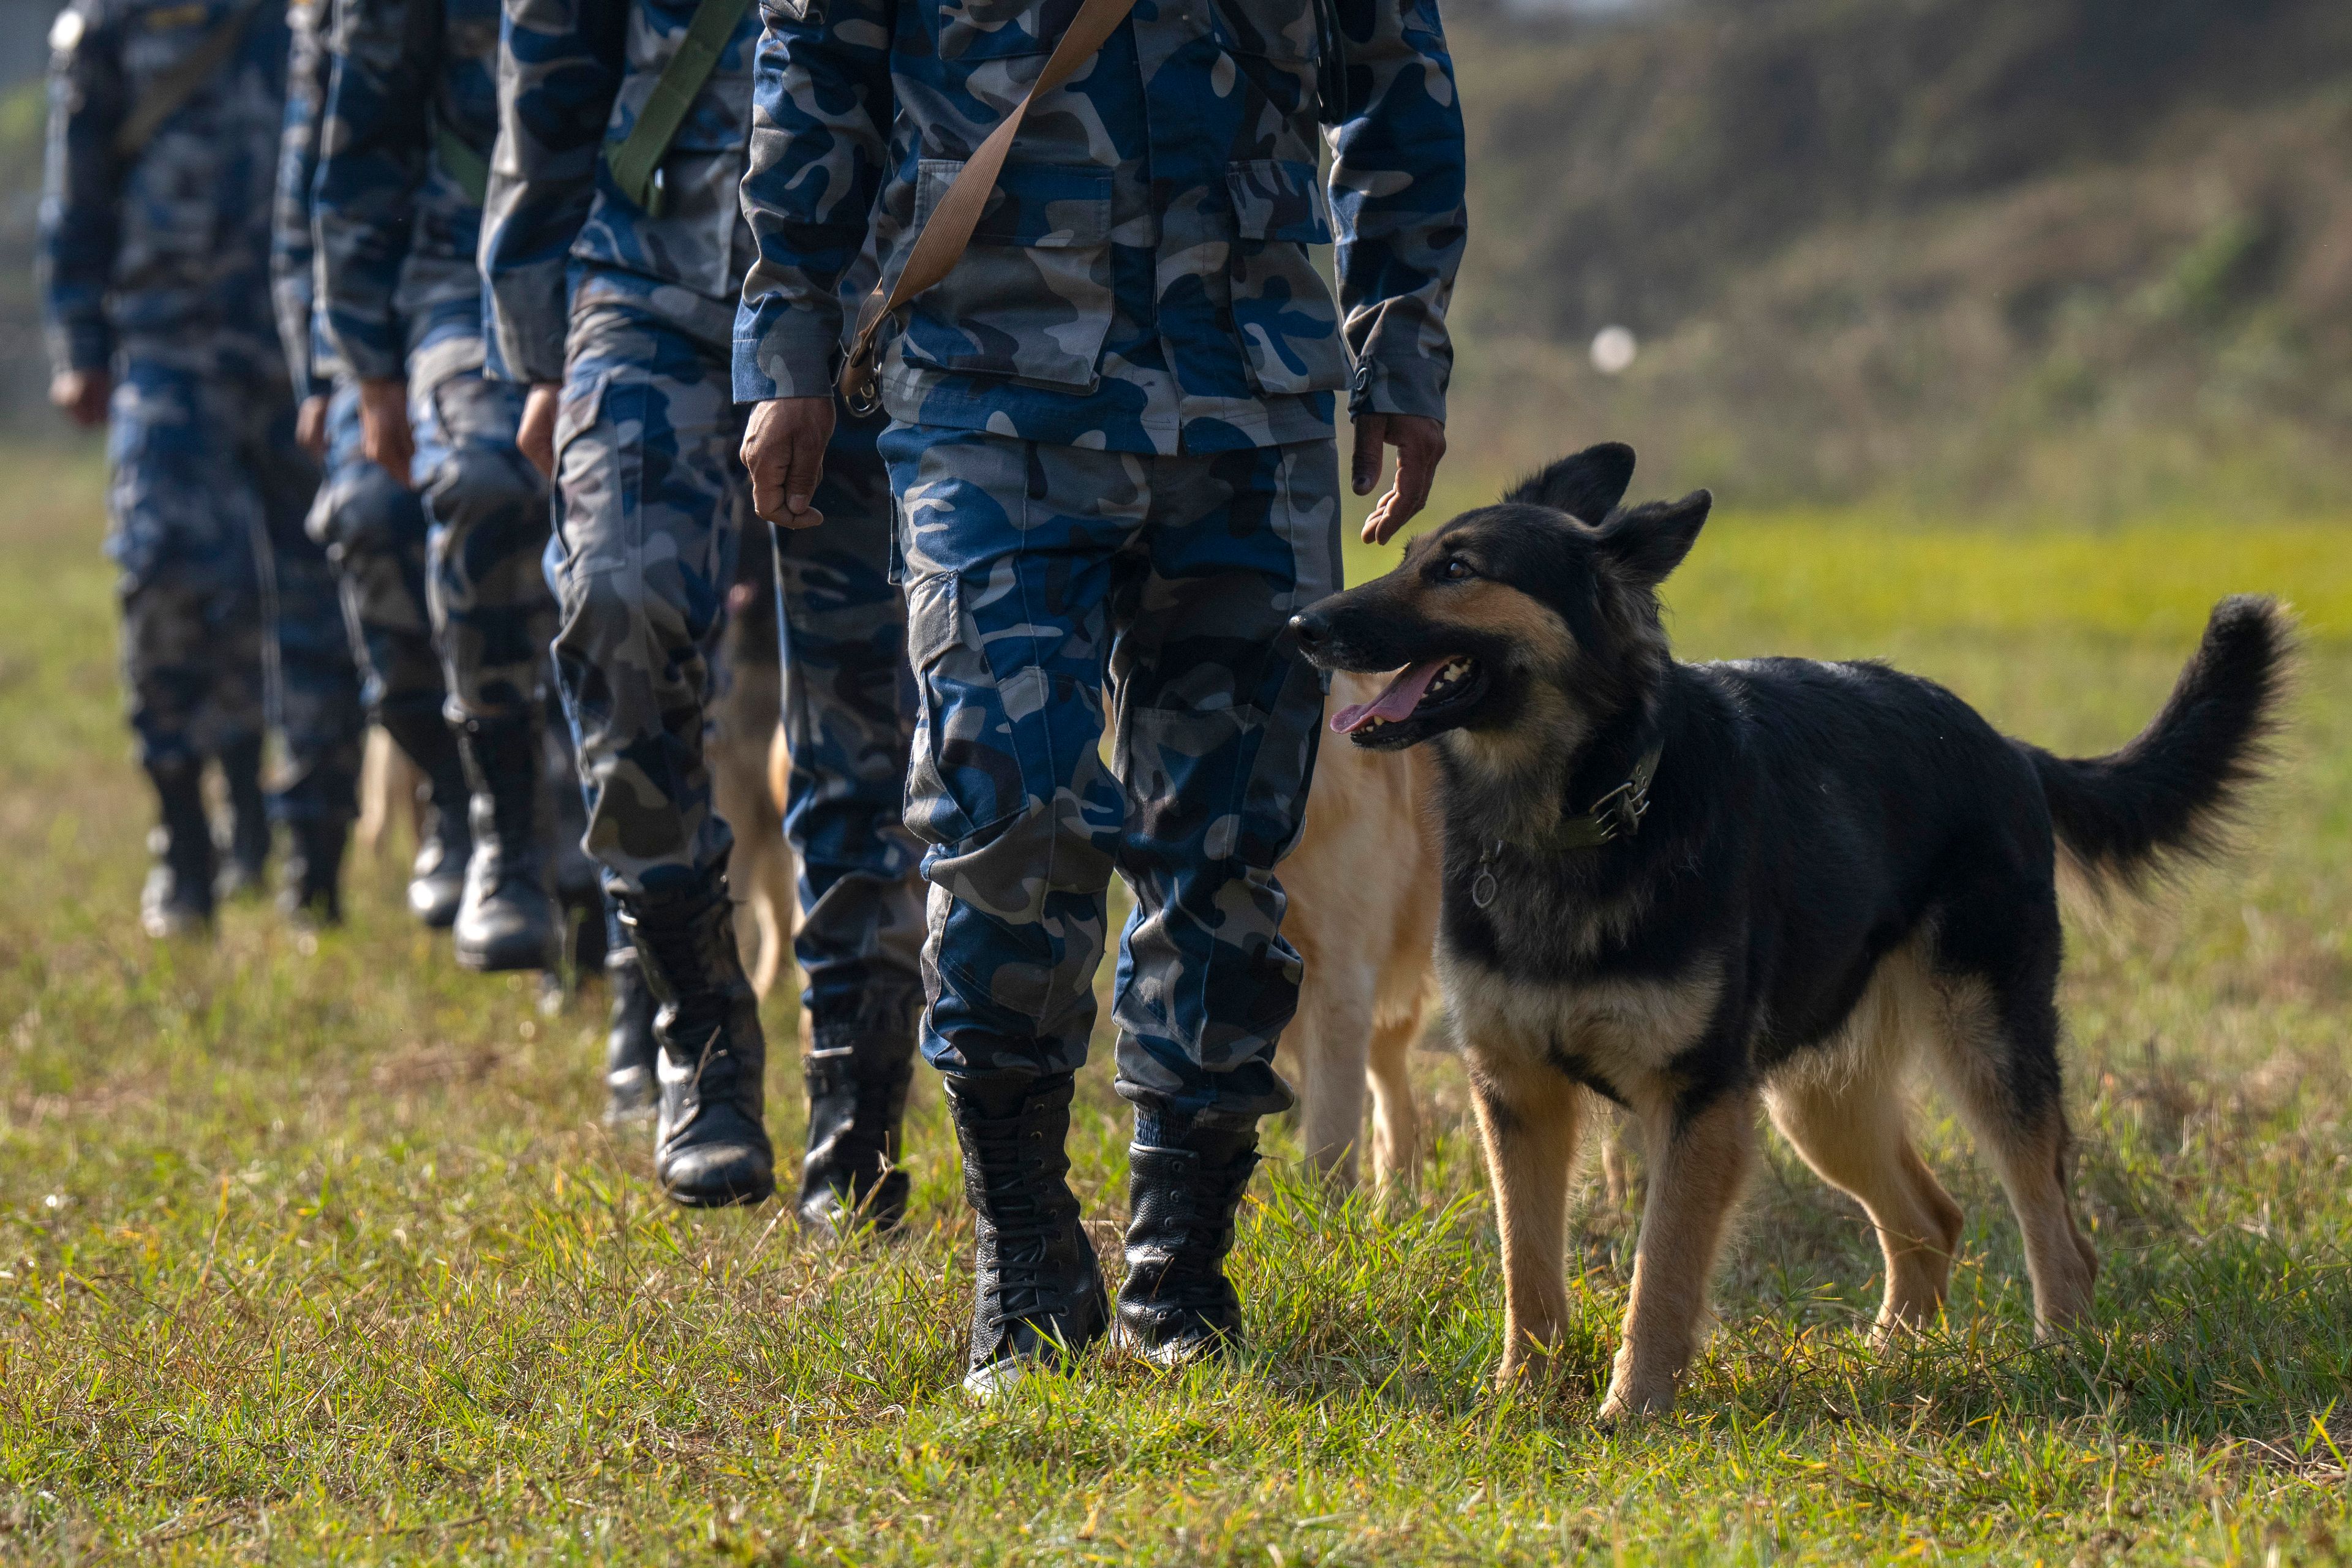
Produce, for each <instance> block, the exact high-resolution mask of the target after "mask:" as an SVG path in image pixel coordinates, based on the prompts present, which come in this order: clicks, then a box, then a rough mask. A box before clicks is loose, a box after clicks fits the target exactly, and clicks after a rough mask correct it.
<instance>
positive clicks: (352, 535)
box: [269, 0, 446, 765]
mask: <svg viewBox="0 0 2352 1568" xmlns="http://www.w3.org/2000/svg"><path fill="white" fill-rule="evenodd" d="M330 4H331V0H296V4H295V5H293V6H292V7H291V8H290V9H289V13H288V20H289V24H290V25H291V27H292V31H293V35H294V41H293V53H292V57H291V63H290V65H289V68H288V72H287V77H288V81H287V94H286V127H285V132H284V138H283V140H282V142H281V143H280V146H279V163H278V199H277V224H276V233H275V237H274V238H273V241H272V245H271V250H270V258H269V265H270V287H271V290H272V293H273V294H274V296H275V298H276V300H277V307H278V342H279V343H280V344H281V345H282V346H283V348H284V350H285V353H286V363H287V366H288V368H289V370H290V371H291V372H292V374H293V378H294V385H295V391H296V394H297V395H298V396H299V397H301V398H303V399H305V400H308V399H309V398H311V397H327V398H329V399H331V401H330V403H329V405H328V416H327V453H326V469H327V472H326V482H325V483H324V484H323V485H322V486H321V487H320V490H319V495H318V499H317V500H316V501H314V502H313V503H312V505H311V508H310V520H309V524H308V526H309V531H310V537H311V538H313V539H315V540H317V541H318V542H319V543H320V544H321V545H323V546H324V547H325V548H326V551H327V554H328V558H329V559H330V560H331V562H333V563H334V566H335V572H336V575H337V577H338V579H339V580H340V582H341V587H342V599H343V613H344V618H345V620H346V621H347V622H348V623H349V626H350V631H351V637H352V651H353V653H354V654H355V655H356V656H357V657H358V658H359V662H360V669H361V673H362V676H363V678H364V680H365V684H364V687H363V689H362V696H363V698H364V700H365V702H366V706H367V711H368V712H369V713H371V714H372V715H374V716H375V717H376V718H377V720H378V721H380V722H383V723H384V724H385V725H386V727H387V728H388V729H390V730H392V731H394V732H395V734H399V733H404V732H407V731H408V727H407V726H406V725H404V723H403V722H402V720H403V717H404V715H408V714H415V715H418V716H419V717H421V718H422V719H424V720H425V721H430V722H432V723H436V724H437V723H439V722H440V721H441V708H442V702H443V700H444V697H445V695H446V688H445V687H444V685H443V682H442V678H441V663H440V659H439V657H438V656H437V655H436V653H435V652H434V650H433V627H432V621H431V616H430V612H429V611H428V610H427V608H426V606H425V509H424V507H423V506H422V504H420V503H419V501H418V500H417V497H416V493H415V491H414V490H411V489H408V488H407V487H406V486H405V485H403V484H402V483H401V482H400V481H399V480H398V479H394V478H393V477H392V476H391V475H390V474H387V473H385V472H384V471H383V468H379V467H378V466H377V465H376V464H374V463H373V462H371V461H369V460H368V458H366V457H365V456H364V455H363V454H362V452H361V449H360V416H359V385H358V383H357V381H356V380H355V379H354V378H353V377H352V374H350V372H348V371H347V370H344V369H343V368H342V367H341V364H340V363H339V362H338V361H337V360H336V358H335V354H334V349H333V345H331V343H329V342H327V340H326V337H325V334H324V332H323V331H321V329H320V323H319V321H318V320H317V318H316V316H315V315H314V313H313V310H312V306H313V303H314V301H315V300H316V297H317V288H316V277H317V268H316V261H317V254H316V253H317V247H316V245H315V243H314V240H313V229H312V224H311V189H312V185H313V183H314V181H315V179H316V177H317V174H318V165H319V133H320V127H321V126H322V124H323V123H324V119H325V110H326V101H327V87H328V82H329V73H330V68H331V65H332V56H331V55H330V54H329V53H328V50H327V40H326V37H325V36H324V34H325V28H326V25H327V16H326V15H325V13H326V11H327V9H328V6H329V5H330ZM420 765H423V764H422V763H420Z"/></svg>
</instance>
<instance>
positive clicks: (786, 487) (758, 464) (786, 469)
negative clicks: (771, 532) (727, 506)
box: [743, 393, 833, 528]
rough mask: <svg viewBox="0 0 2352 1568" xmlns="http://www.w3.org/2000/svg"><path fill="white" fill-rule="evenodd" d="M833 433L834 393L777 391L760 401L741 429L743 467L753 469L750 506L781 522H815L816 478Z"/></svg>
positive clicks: (821, 476)
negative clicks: (803, 394) (808, 394)
mask: <svg viewBox="0 0 2352 1568" xmlns="http://www.w3.org/2000/svg"><path fill="white" fill-rule="evenodd" d="M832 439H833V395H832V394H830V393H828V394H826V395H824V396H823V397H778V398H772V399H771V400H770V401H768V402H766V403H762V404H759V405H756V406H754V407H753V408H752V410H751V420H750V422H749V424H748V425H747V426H745V428H744V431H743V467H744V468H747V469H749V470H750V471H751V510H753V511H756V512H758V513H759V514H760V515H761V517H764V518H766V519H767V520H768V521H770V522H772V523H774V524H776V525H777V526H778V527H780V528H814V527H815V526H816V525H817V524H818V523H821V522H823V521H824V513H823V512H821V511H819V510H816V505H815V502H816V487H817V482H818V481H819V480H820V479H824V448H825V443H827V442H829V441H831V440H832Z"/></svg>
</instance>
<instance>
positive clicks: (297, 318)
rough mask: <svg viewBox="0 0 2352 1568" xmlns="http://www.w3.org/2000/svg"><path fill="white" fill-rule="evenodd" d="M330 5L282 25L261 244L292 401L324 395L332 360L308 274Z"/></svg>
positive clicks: (302, 7)
mask: <svg viewBox="0 0 2352 1568" xmlns="http://www.w3.org/2000/svg"><path fill="white" fill-rule="evenodd" d="M329 3H330V0H294V5H293V6H292V8H291V9H290V10H289V11H288V13H287V21H288V22H289V24H290V26H291V27H292V29H293V34H294V45H293V50H292V52H291V54H290V55H289V57H288V64H287V68H286V130H285V134H284V136H283V138H282V139H281V140H280V141H279V142H278V202H277V206H276V214H277V216H276V218H275V220H274V221H273V223H272V225H271V232H270V237H269V294H270V299H271V301H272V302H273V303H274V304H275V305H276V306H277V309H278V343H279V345H280V346H281V347H282V348H284V350H285V351H286V368H287V371H288V373H289V374H291V375H292V377H293V378H294V392H295V395H297V396H298V397H308V396H310V395H314V394H319V393H323V392H325V391H327V390H328V388H329V387H330V385H331V384H332V383H333V380H334V374H335V372H334V365H333V363H332V353H331V350H330V348H329V346H328V344H327V343H326V342H325V340H324V339H323V338H322V337H321V336H320V333H319V331H318V323H317V321H315V320H314V319H313V317H312V315H311V310H310V307H311V305H312V303H313V301H314V300H316V299H317V297H318V290H317V289H316V287H315V286H314V280H313V275H312V268H313V264H314V262H315V260H316V258H317V247H316V245H315V244H314V243H313V242H312V239H311V228H310V183H311V181H312V180H313V179H314V178H315V177H316V176H317V174H318V172H319V120H320V114H321V113H322V112H323V111H324V110H325V108H326V103H327V75H328V67H329V64H330V58H329V56H328V54H327V40H326V39H325V37H322V36H321V24H322V22H323V20H324V18H323V17H322V16H320V13H321V12H322V11H324V10H325V9H326V7H327V5H329Z"/></svg>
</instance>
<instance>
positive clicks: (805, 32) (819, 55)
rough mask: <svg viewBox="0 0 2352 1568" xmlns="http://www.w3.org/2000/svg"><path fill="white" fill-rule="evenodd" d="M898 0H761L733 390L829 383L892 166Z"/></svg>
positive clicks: (774, 391)
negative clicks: (846, 291)
mask: <svg viewBox="0 0 2352 1568" xmlns="http://www.w3.org/2000/svg"><path fill="white" fill-rule="evenodd" d="M895 4H896V0H829V3H828V0H801V3H800V4H799V5H794V4H793V0H760V16H761V22H762V23H763V24H764V26H763V28H762V32H761V38H760V50H759V55H758V58H757V60H756V63H755V64H754V66H753V86H752V99H751V163H750V165H749V166H748V168H747V169H746V170H745V172H744V174H743V215H744V216H745V217H746V218H747V219H748V220H749V221H750V223H751V237H752V239H753V242H754V243H755V244H756V245H757V246H758V248H759V254H758V256H757V258H755V259H754V260H753V262H752V264H751V273H750V275H749V276H748V277H746V278H745V279H744V281H743V300H742V303H741V304H740V306H739V307H738V308H737V310H736V313H735V400H736V401H737V402H738V403H756V402H761V401H763V400H765V399H767V398H772V397H811V396H819V395H825V394H828V393H830V392H831V391H832V390H833V361H834V355H835V351H836V349H837V348H838V346H839V344H840V342H841V339H842V336H843V322H842V302H841V287H842V280H843V279H845V277H846V276H847V275H848V274H849V271H850V269H851V268H853V267H854V266H856V263H857V259H858V257H859V256H860V255H861V254H862V253H863V251H864V250H865V248H866V230H867V226H868V222H869V215H870V214H871V213H872V211H873V208H874V202H875V198H876V197H877V195H879V194H880V192H881V188H882V182H883V177H884V174H885V172H886V170H887V166H888V157H889V138H890V125H891V121H892V119H893V118H894V116H895V103H894V100H893V97H892V89H891V84H890V37H891V29H892V26H893V25H894V22H895V16H894V6H895Z"/></svg>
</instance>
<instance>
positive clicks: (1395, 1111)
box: [1370, 999, 1421, 1189]
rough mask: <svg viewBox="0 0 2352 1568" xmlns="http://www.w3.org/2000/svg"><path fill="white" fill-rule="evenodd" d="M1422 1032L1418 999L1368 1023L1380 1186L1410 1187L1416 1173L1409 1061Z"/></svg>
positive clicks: (1417, 1130)
mask: <svg viewBox="0 0 2352 1568" xmlns="http://www.w3.org/2000/svg"><path fill="white" fill-rule="evenodd" d="M1420 1036H1421V1005H1420V1003H1419V1001H1418V1000H1417V999H1416V1001H1415V1002H1414V1004H1413V1005H1412V1008H1411V1009H1410V1011H1408V1012H1406V1013H1404V1014H1403V1015H1402V1016H1383V1017H1382V1018H1381V1019H1380V1021H1379V1022H1377V1023H1376V1024H1374V1025H1373V1026H1372V1048H1371V1060H1370V1076H1371V1081H1372V1177H1373V1180H1375V1181H1377V1182H1378V1183H1380V1184H1381V1185H1382V1186H1384V1187H1389V1186H1394V1187H1400V1188H1405V1189H1410V1188H1411V1187H1412V1184H1413V1180H1414V1178H1415V1177H1416V1176H1418V1175H1419V1174H1420V1168H1421V1112H1420V1110H1419V1109H1418V1108H1417V1107H1416V1106H1415V1105H1414V1104H1413V1100H1412V1073H1411V1071H1410V1070H1409V1068H1408V1065H1407V1064H1408V1062H1409V1060H1410V1058H1411V1057H1412V1043H1413V1041H1414V1040H1416V1039H1418V1038H1419V1037H1420Z"/></svg>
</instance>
